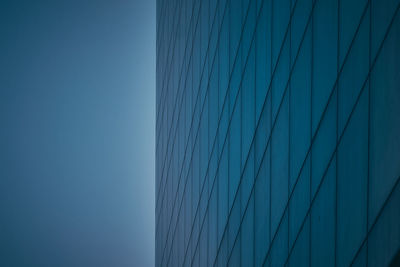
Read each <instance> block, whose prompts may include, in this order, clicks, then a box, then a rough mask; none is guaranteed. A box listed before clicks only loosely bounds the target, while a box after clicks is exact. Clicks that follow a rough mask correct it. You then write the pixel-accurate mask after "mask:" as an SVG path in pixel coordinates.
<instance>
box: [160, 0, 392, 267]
mask: <svg viewBox="0 0 400 267" xmlns="http://www.w3.org/2000/svg"><path fill="white" fill-rule="evenodd" d="M399 7H400V0H369V1H368V0H158V1H157V70H156V71H157V80H156V87H157V97H156V101H157V102H156V105H157V111H156V113H157V118H156V211H155V212H156V252H155V257H156V265H157V266H226V265H228V266H350V265H352V266H388V265H389V264H391V262H393V261H396V255H397V254H398V252H399V249H400V183H399V180H400V179H399V178H400V14H399V13H400V12H399ZM397 262H399V256H397Z"/></svg>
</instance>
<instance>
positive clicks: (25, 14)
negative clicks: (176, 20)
mask: <svg viewBox="0 0 400 267" xmlns="http://www.w3.org/2000/svg"><path fill="white" fill-rule="evenodd" d="M0 34H1V37H0V38H1V42H0V123H1V129H2V130H1V131H0V147H1V149H0V210H1V214H0V216H1V218H0V236H1V238H0V258H1V259H2V261H3V262H2V266H152V265H154V139H155V137H154V136H155V133H154V132H155V1H154V0H153V1H150V0H132V1H128V0H108V1H106V0H96V1H94V0H79V1H78V0H73V1H51V0H37V1H28V0H26V1H20V0H15V1H12V0H6V1H2V3H1V8H0ZM4 263H5V265H3V264H4Z"/></svg>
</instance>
